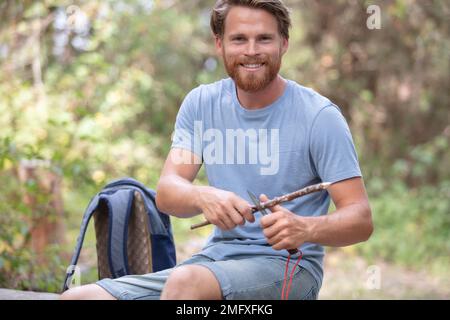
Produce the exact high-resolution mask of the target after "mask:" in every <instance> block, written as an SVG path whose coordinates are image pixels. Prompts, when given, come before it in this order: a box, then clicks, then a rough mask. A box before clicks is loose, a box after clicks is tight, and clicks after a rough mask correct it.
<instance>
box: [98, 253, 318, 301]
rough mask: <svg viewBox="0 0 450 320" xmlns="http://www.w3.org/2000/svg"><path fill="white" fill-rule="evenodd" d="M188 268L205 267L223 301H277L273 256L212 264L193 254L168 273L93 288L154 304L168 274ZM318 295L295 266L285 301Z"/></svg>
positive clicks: (282, 262) (278, 276)
mask: <svg viewBox="0 0 450 320" xmlns="http://www.w3.org/2000/svg"><path fill="white" fill-rule="evenodd" d="M295 260H296V259H295V257H294V259H291V261H290V263H289V264H290V266H289V274H290V273H291V270H292V268H293V267H294V264H295V262H296V261H295ZM189 264H195V265H201V266H205V267H206V268H208V269H209V270H211V271H212V273H214V275H215V277H216V278H217V280H218V282H219V284H220V288H221V290H222V296H223V297H224V299H227V300H232V299H239V300H241V299H242V300H279V299H280V297H281V291H282V287H283V279H284V273H285V269H286V258H283V257H276V256H272V257H268V256H252V257H239V258H237V259H233V260H225V261H214V260H213V259H210V258H208V257H206V256H203V255H199V254H197V255H194V256H193V257H191V258H189V259H187V260H186V261H184V262H182V263H181V264H179V265H177V266H176V267H174V268H171V269H167V270H163V271H159V272H155V273H149V274H144V275H132V276H124V277H121V278H117V279H102V280H100V281H98V282H97V285H99V286H101V287H102V288H103V289H105V290H106V291H108V292H109V293H110V294H111V295H113V296H114V297H116V298H117V299H119V300H157V299H159V297H160V295H161V292H162V289H163V288H164V284H165V282H166V280H167V278H168V277H169V275H170V273H171V272H172V271H173V270H174V269H175V268H178V267H179V266H182V265H189ZM289 274H288V277H289ZM318 291H319V288H318V285H317V283H316V281H315V279H314V277H313V276H312V275H311V274H310V273H309V272H308V271H307V270H306V269H305V268H303V267H301V266H297V268H296V270H295V273H294V276H293V280H292V285H291V290H290V292H289V300H315V299H317V295H318V293H319V292H318Z"/></svg>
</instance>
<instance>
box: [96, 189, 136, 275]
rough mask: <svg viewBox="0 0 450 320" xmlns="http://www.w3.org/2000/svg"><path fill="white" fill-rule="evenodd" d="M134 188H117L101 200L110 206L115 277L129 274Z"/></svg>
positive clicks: (110, 250) (111, 258)
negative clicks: (129, 245) (129, 223)
mask: <svg viewBox="0 0 450 320" xmlns="http://www.w3.org/2000/svg"><path fill="white" fill-rule="evenodd" d="M133 199H134V192H133V190H129V189H128V190H127V189H124V190H117V191H116V192H114V193H111V194H102V195H101V196H100V201H104V202H105V203H106V204H107V206H108V214H109V239H108V259H109V266H110V271H111V275H112V277H113V278H118V277H122V276H124V275H127V274H129V273H130V272H129V270H128V250H127V241H128V220H129V218H130V214H131V209H132V205H133Z"/></svg>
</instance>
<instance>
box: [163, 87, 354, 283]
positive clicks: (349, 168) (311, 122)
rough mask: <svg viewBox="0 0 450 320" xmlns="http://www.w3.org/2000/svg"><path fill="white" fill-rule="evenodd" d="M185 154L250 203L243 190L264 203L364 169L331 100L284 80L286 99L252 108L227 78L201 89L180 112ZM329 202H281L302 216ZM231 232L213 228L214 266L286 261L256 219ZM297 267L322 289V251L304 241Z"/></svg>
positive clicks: (320, 197)
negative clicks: (248, 259)
mask: <svg viewBox="0 0 450 320" xmlns="http://www.w3.org/2000/svg"><path fill="white" fill-rule="evenodd" d="M173 147H176V148H183V149H188V150H190V151H191V152H193V153H195V154H197V155H198V156H199V157H200V158H201V159H202V163H203V165H204V166H205V170H206V174H207V177H208V182H209V184H210V185H211V186H213V187H216V188H219V189H223V190H228V191H232V192H234V193H235V194H237V195H238V196H240V197H241V198H243V199H245V200H247V201H248V203H249V204H252V202H251V200H250V198H249V196H248V195H247V190H250V191H251V192H253V193H254V194H255V195H256V196H257V197H259V195H260V194H261V193H264V194H266V195H267V196H268V197H269V199H271V198H273V197H276V196H280V195H283V194H286V193H290V192H293V191H296V190H298V189H301V188H303V187H306V186H308V185H312V184H316V183H319V182H337V181H340V180H344V179H348V178H352V177H359V176H361V171H360V168H359V165H358V158H357V154H356V151H355V147H354V144H353V140H352V136H351V133H350V130H349V127H348V125H347V123H346V121H345V119H344V117H343V116H342V114H341V112H340V110H339V108H338V107H337V106H336V105H334V104H333V103H332V102H331V101H330V100H329V99H327V98H325V97H323V96H321V95H320V94H318V93H317V92H315V91H313V90H311V89H309V88H305V87H303V86H301V85H299V84H297V83H296V82H294V81H291V80H287V84H286V87H285V89H284V92H283V94H282V95H281V96H280V97H279V98H278V99H277V100H276V101H275V102H273V103H272V104H270V105H268V106H266V107H264V108H261V109H256V110H248V109H246V108H244V107H243V106H242V105H241V104H240V103H239V100H238V98H237V94H236V86H235V83H234V81H233V80H232V79H231V78H227V79H223V80H220V81H217V82H215V83H212V84H208V85H200V86H199V87H197V88H195V89H194V90H192V91H191V92H190V93H189V94H188V95H187V96H186V98H185V99H184V101H183V103H182V106H181V108H180V110H179V112H178V115H177V119H176V123H175V132H174V135H173V139H172V148H173ZM329 204H330V196H329V194H328V192H327V191H321V192H316V193H312V194H309V195H307V196H303V197H300V198H297V199H295V200H293V201H290V202H286V203H284V204H282V205H283V206H284V207H285V208H287V209H288V210H290V211H292V212H294V213H296V214H298V215H302V216H319V215H325V214H327V212H328V208H329ZM255 218H256V221H255V222H254V223H249V222H246V223H245V225H243V226H238V227H236V228H234V229H232V230H229V231H223V230H221V229H219V228H218V227H214V231H213V233H212V234H211V235H210V237H209V238H208V240H207V242H206V245H205V247H204V248H203V250H202V252H201V254H203V255H206V256H208V257H211V258H212V259H215V260H224V259H230V258H233V257H239V256H243V255H246V256H247V255H272V256H273V255H276V256H284V257H287V255H288V253H287V251H286V250H274V249H272V247H271V246H270V245H269V244H268V243H267V241H266V239H265V237H264V234H263V232H262V229H261V227H260V223H259V220H260V218H261V213H259V212H257V213H255ZM301 250H302V251H303V258H302V260H301V262H300V264H301V265H302V266H303V267H305V268H306V269H307V270H308V271H310V272H311V273H312V274H313V275H314V277H315V279H316V280H317V283H318V285H319V287H320V286H321V284H322V277H323V267H322V266H323V256H324V249H323V247H322V246H320V245H318V244H314V243H304V244H303V245H302V246H301Z"/></svg>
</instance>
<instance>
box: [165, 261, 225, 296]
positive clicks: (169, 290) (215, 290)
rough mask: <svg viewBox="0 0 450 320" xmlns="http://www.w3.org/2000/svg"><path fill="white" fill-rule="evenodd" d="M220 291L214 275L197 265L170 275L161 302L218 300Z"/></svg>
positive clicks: (179, 268)
mask: <svg viewBox="0 0 450 320" xmlns="http://www.w3.org/2000/svg"><path fill="white" fill-rule="evenodd" d="M220 299H222V290H221V289H220V285H219V282H218V281H217V279H216V277H215V275H214V273H212V272H211V271H210V270H209V269H208V268H206V267H203V266H198V265H186V266H181V267H178V268H176V269H174V271H173V272H172V273H171V274H170V276H169V278H168V279H167V282H166V284H165V286H164V289H163V292H162V293H161V300H220Z"/></svg>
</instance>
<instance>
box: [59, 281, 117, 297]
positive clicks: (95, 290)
mask: <svg viewBox="0 0 450 320" xmlns="http://www.w3.org/2000/svg"><path fill="white" fill-rule="evenodd" d="M59 298H60V299H61V300H115V298H114V297H113V296H112V295H111V294H109V293H108V292H107V291H106V290H105V289H103V288H102V287H100V286H99V285H96V284H88V285H85V286H81V287H75V288H72V289H69V290H67V291H65V292H64V293H63V294H62V295H61V296H60V297H59Z"/></svg>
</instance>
